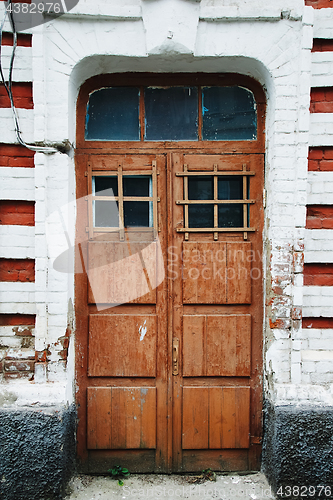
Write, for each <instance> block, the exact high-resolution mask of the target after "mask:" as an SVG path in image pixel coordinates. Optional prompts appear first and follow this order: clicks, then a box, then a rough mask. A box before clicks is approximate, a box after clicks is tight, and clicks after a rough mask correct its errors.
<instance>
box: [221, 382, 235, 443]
mask: <svg viewBox="0 0 333 500" xmlns="http://www.w3.org/2000/svg"><path fill="white" fill-rule="evenodd" d="M235 437H236V394H235V387H223V392H222V448H235V445H236V439H235Z"/></svg>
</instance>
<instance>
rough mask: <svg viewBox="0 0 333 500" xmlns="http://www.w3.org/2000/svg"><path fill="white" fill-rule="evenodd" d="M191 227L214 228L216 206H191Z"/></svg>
mask: <svg viewBox="0 0 333 500" xmlns="http://www.w3.org/2000/svg"><path fill="white" fill-rule="evenodd" d="M188 221H189V223H188V226H189V227H214V205H189V206H188Z"/></svg>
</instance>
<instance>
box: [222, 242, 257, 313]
mask: <svg viewBox="0 0 333 500" xmlns="http://www.w3.org/2000/svg"><path fill="white" fill-rule="evenodd" d="M226 275H227V280H226V281H227V303H228V304H250V303H251V243H234V242H233V243H229V242H228V243H227V272H226Z"/></svg>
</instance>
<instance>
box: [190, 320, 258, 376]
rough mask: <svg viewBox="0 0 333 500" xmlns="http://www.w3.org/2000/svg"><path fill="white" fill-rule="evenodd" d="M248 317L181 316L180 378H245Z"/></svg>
mask: <svg viewBox="0 0 333 500" xmlns="http://www.w3.org/2000/svg"><path fill="white" fill-rule="evenodd" d="M250 375H251V315H250V314H234V315H205V316H204V315H184V316H183V376H184V377H201V376H210V377H218V376H221V377H235V376H241V377H249V376H250Z"/></svg>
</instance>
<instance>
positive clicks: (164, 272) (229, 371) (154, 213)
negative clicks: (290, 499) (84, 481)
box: [75, 150, 264, 473]
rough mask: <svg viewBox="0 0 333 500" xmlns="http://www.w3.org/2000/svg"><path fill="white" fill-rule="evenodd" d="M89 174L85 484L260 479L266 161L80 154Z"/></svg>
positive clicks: (80, 377)
mask: <svg viewBox="0 0 333 500" xmlns="http://www.w3.org/2000/svg"><path fill="white" fill-rule="evenodd" d="M77 171H78V172H81V174H82V175H79V176H77V179H78V184H77V192H78V197H80V198H81V199H83V200H84V202H83V205H82V207H84V208H83V209H82V210H80V213H78V221H77V256H76V260H77V262H78V263H80V266H81V267H80V266H79V267H80V270H79V271H78V272H77V274H76V281H75V283H76V332H77V333H76V344H77V346H76V353H77V354H76V366H77V386H78V397H77V403H78V412H79V413H78V416H79V424H78V455H79V459H80V463H81V468H82V470H84V471H89V472H93V473H104V472H106V471H107V470H108V469H110V468H112V467H113V466H114V465H121V466H123V467H127V468H128V469H129V470H130V471H132V472H153V471H155V472H171V471H172V472H183V471H198V470H201V469H204V468H209V467H210V468H212V469H214V470H219V471H240V470H256V469H258V467H259V465H260V462H259V460H260V437H261V420H262V323H263V314H262V309H263V304H262V297H263V292H262V289H263V277H262V228H263V205H262V197H263V172H264V168H263V155H261V154H239V155H234V154H226V155H221V154H205V153H202V152H201V153H196V152H195V151H194V152H193V151H192V152H191V151H187V152H186V151H185V152H180V151H179V150H178V151H177V150H175V151H169V152H168V153H165V152H163V151H157V152H154V153H152V152H149V153H146V154H145V153H143V152H138V153H137V154H132V153H130V154H119V153H117V152H115V153H110V154H104V155H103V154H102V155H101V154H96V155H94V154H80V155H78V156H77ZM83 174H84V175H83ZM103 204H104V205H103ZM112 204H113V205H112ZM112 206H113V209H115V210H116V211H118V212H117V213H116V215H115V216H109V215H108V214H109V211H110V210H111V209H112ZM115 207H116V208H115ZM113 209H112V210H113ZM108 217H109V219H108ZM112 217H113V218H112ZM115 221H116V222H115Z"/></svg>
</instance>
